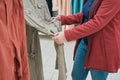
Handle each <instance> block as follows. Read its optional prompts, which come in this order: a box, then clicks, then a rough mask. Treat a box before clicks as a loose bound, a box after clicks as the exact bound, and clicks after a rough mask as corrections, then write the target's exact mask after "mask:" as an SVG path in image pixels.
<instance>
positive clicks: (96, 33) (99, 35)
mask: <svg viewBox="0 0 120 80" xmlns="http://www.w3.org/2000/svg"><path fill="white" fill-rule="evenodd" d="M119 5H120V0H103V1H102V2H101V5H100V6H99V9H98V10H97V13H96V14H95V15H94V17H93V18H91V19H90V20H89V21H88V22H87V23H84V24H81V25H78V26H76V27H75V28H72V29H69V30H65V31H64V33H65V37H66V39H67V41H71V40H76V39H80V38H83V37H85V36H88V54H87V57H86V61H85V67H86V68H93V69H99V70H104V71H108V72H117V71H118V69H119V68H120V7H119ZM92 8H94V7H92ZM61 20H62V24H72V23H75V22H76V23H78V22H81V21H82V13H78V14H76V15H70V16H61Z"/></svg>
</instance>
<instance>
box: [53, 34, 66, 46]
mask: <svg viewBox="0 0 120 80" xmlns="http://www.w3.org/2000/svg"><path fill="white" fill-rule="evenodd" d="M52 39H53V40H54V41H55V42H56V43H57V44H63V43H64V42H65V41H66V38H65V35H64V32H58V33H56V34H55V35H54V37H52Z"/></svg>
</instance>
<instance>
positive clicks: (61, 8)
mask: <svg viewBox="0 0 120 80" xmlns="http://www.w3.org/2000/svg"><path fill="white" fill-rule="evenodd" d="M56 2H57V6H58V12H59V15H69V14H71V7H72V6H71V0H56Z"/></svg>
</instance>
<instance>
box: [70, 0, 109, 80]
mask: <svg viewBox="0 0 120 80" xmlns="http://www.w3.org/2000/svg"><path fill="white" fill-rule="evenodd" d="M93 2H94V0H88V1H87V2H86V4H85V5H84V7H83V14H84V20H83V22H84V23H85V22H87V21H88V20H89V11H90V9H91V6H92V4H93ZM87 48H88V45H87V37H85V38H83V39H81V41H80V43H79V44H78V48H77V50H76V55H75V59H74V65H73V71H72V80H86V77H87V74H88V72H89V71H90V73H91V76H92V80H106V78H107V76H108V73H107V72H104V71H100V70H95V69H85V68H84V62H85V58H86V55H87Z"/></svg>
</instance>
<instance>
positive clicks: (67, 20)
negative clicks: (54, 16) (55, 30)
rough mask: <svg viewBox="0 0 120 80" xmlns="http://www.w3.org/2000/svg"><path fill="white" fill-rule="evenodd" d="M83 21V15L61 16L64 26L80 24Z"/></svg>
mask: <svg viewBox="0 0 120 80" xmlns="http://www.w3.org/2000/svg"><path fill="white" fill-rule="evenodd" d="M82 19H83V13H77V14H72V15H68V16H64V15H61V23H62V25H70V24H78V23H81V22H82Z"/></svg>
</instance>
